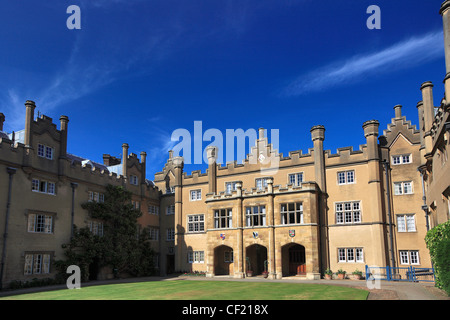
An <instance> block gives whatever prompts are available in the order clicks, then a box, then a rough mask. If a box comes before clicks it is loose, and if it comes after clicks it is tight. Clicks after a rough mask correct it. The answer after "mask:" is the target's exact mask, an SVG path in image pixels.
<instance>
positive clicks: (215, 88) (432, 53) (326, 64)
mask: <svg viewBox="0 0 450 320" xmlns="http://www.w3.org/2000/svg"><path fill="white" fill-rule="evenodd" d="M441 2H442V0H432V1H423V0H422V1H419V0H414V1H412V0H409V1H404V0H396V1H387V0H380V1H377V0H376V1H372V0H371V1H365V0H345V1H339V2H336V1H331V0H323V1H313V0H71V1H62V0H46V1H35V0H34V1H32V0H20V1H11V0H10V1H2V2H1V4H0V112H3V113H4V114H5V115H6V122H5V128H4V129H5V131H8V132H11V131H13V130H15V131H17V130H20V129H22V128H23V126H24V111H25V107H24V102H25V101H26V100H27V99H30V100H34V101H35V102H36V105H37V109H36V112H37V111H39V112H40V113H44V114H46V115H48V116H50V117H52V118H53V119H54V121H55V122H57V123H59V120H58V119H59V116H60V115H62V114H64V115H67V116H68V117H69V119H70V123H69V147H68V151H69V152H70V153H73V154H76V155H78V156H82V157H85V158H89V159H91V160H94V161H98V162H101V161H102V154H103V153H109V154H112V155H116V156H120V154H121V151H122V150H121V145H122V143H124V142H126V143H128V144H129V145H130V152H133V153H136V154H139V153H140V152H141V151H146V152H147V154H148V161H149V166H148V178H149V179H153V177H154V176H153V173H155V172H158V171H160V170H161V169H162V168H163V166H164V163H165V161H166V159H167V156H168V150H169V149H170V148H171V147H173V145H174V144H175V143H174V142H172V141H171V139H170V138H171V134H172V132H173V131H174V130H176V129H179V128H184V129H187V130H189V131H191V132H193V128H194V121H202V124H203V130H204V131H205V130H207V129H210V128H215V129H219V130H220V131H221V132H223V133H224V135H225V130H226V129H238V128H242V129H244V130H247V129H250V128H253V129H256V130H257V129H258V128H259V127H264V128H267V129H269V130H270V129H279V145H280V147H279V148H280V150H279V151H280V152H281V153H283V154H284V155H287V154H288V152H289V151H294V150H302V151H303V152H307V151H308V148H311V147H312V142H311V138H310V132H309V130H310V128H311V127H312V126H314V125H317V124H322V125H324V126H325V128H326V138H325V142H324V145H325V149H330V150H331V151H332V152H333V153H334V152H336V149H337V148H341V147H347V146H353V147H354V149H358V148H359V145H360V144H364V143H365V139H364V136H363V130H362V124H363V122H365V121H367V120H371V119H377V120H379V121H380V123H381V126H380V132H382V130H383V129H385V128H386V126H387V124H388V123H389V122H390V121H391V118H392V117H393V115H394V110H393V107H394V106H395V105H397V104H401V105H403V114H404V115H406V117H407V118H408V119H409V120H411V121H412V123H413V124H417V123H418V120H417V110H416V104H417V102H418V101H420V100H421V93H420V90H419V88H420V85H421V84H422V83H423V82H425V81H432V82H433V83H434V84H435V91H434V95H435V105H437V104H438V103H439V102H440V99H441V97H442V95H443V91H444V88H443V84H442V80H443V78H444V76H445V63H444V45H443V36H442V20H441V17H440V15H439V13H438V11H439V8H440V5H441ZM373 4H375V5H378V6H379V7H380V9H381V29H380V30H369V29H368V28H367V27H366V20H367V19H368V17H369V16H370V15H369V14H367V13H366V9H367V7H368V6H369V5H373ZM69 5H78V6H79V7H80V8H81V30H69V29H68V28H67V27H66V20H67V18H68V17H69V14H67V13H66V9H67V7H68V6H69ZM58 126H59V125H58ZM208 144H209V142H205V143H204V145H203V147H205V146H206V145H208ZM238 161H241V160H240V159H238ZM204 168H205V165H189V166H186V168H185V169H186V171H187V172H189V173H190V172H191V171H192V170H196V169H202V170H204Z"/></svg>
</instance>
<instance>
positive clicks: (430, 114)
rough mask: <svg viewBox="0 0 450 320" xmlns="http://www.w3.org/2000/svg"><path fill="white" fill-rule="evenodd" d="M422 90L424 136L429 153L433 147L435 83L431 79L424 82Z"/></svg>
mask: <svg viewBox="0 0 450 320" xmlns="http://www.w3.org/2000/svg"><path fill="white" fill-rule="evenodd" d="M420 90H421V91H422V101H423V126H424V134H423V138H424V142H425V154H428V153H430V152H431V148H432V141H431V127H432V126H433V121H434V101H433V84H432V83H431V82H430V81H427V82H424V83H423V84H422V86H421V87H420Z"/></svg>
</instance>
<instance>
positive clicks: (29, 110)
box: [24, 100, 36, 147]
mask: <svg viewBox="0 0 450 320" xmlns="http://www.w3.org/2000/svg"><path fill="white" fill-rule="evenodd" d="M25 107H26V114H25V138H24V144H25V146H28V147H30V146H31V143H32V142H31V126H32V124H33V121H34V109H35V108H36V104H35V103H34V101H31V100H27V101H26V102H25Z"/></svg>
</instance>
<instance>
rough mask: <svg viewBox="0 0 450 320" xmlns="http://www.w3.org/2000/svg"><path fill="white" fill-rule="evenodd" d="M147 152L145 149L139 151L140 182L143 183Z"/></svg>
mask: <svg viewBox="0 0 450 320" xmlns="http://www.w3.org/2000/svg"><path fill="white" fill-rule="evenodd" d="M146 166H147V153H146V152H145V151H142V152H141V168H142V172H141V183H145V179H146V177H147V168H146Z"/></svg>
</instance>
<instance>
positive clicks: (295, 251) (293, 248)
mask: <svg viewBox="0 0 450 320" xmlns="http://www.w3.org/2000/svg"><path fill="white" fill-rule="evenodd" d="M281 255H282V272H283V276H293V275H306V271H307V270H306V255H305V247H304V246H302V245H300V244H297V243H290V244H287V245H284V246H283V247H282V248H281Z"/></svg>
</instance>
